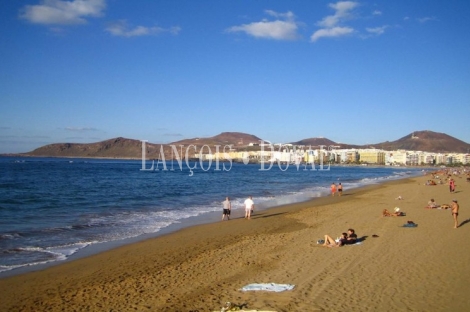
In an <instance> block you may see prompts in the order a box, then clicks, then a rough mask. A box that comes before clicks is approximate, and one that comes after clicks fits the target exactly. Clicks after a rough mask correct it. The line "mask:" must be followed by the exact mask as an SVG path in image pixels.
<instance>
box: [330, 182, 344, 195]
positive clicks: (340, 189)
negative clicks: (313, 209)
mask: <svg viewBox="0 0 470 312" xmlns="http://www.w3.org/2000/svg"><path fill="white" fill-rule="evenodd" d="M330 189H331V196H333V197H334V196H335V195H336V192H338V196H341V195H343V185H341V182H339V183H338V186H336V184H335V183H334V182H333V183H331V186H330Z"/></svg>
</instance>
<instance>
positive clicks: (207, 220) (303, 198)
mask: <svg viewBox="0 0 470 312" xmlns="http://www.w3.org/2000/svg"><path fill="white" fill-rule="evenodd" d="M416 174H417V175H418V173H416ZM407 178H408V177H401V176H396V177H393V178H390V177H388V178H384V179H383V180H379V182H373V183H371V184H366V185H361V186H355V187H353V188H351V189H349V190H350V191H353V190H361V189H362V188H366V187H369V186H375V185H380V184H382V183H388V182H390V181H397V180H402V179H407ZM325 192H326V193H325V194H322V195H320V196H307V195H300V194H293V195H290V196H287V197H285V196H284V197H273V199H272V200H271V201H267V202H263V203H261V204H260V203H258V204H257V207H258V208H257V209H256V210H257V212H262V211H265V210H271V209H276V208H280V207H284V206H292V205H296V204H309V205H311V206H313V205H314V204H315V203H316V202H318V201H319V200H321V199H322V198H329V197H330V195H329V190H327V191H325ZM284 202H285V203H284ZM221 210H222V209H221ZM243 214H244V210H243V209H242V208H240V207H237V208H235V209H233V211H232V216H233V215H235V216H238V217H237V218H239V217H240V216H241V217H243ZM220 218H221V211H220V212H219V211H212V212H206V213H202V214H200V215H197V216H193V217H189V218H185V219H181V220H179V222H177V223H173V224H170V225H168V226H167V227H165V228H162V229H161V230H159V231H158V232H155V233H147V234H142V235H139V236H136V237H130V238H125V239H120V240H115V241H108V242H99V243H95V244H90V245H88V246H86V247H84V248H82V249H79V250H78V251H77V252H75V253H73V254H71V255H70V256H68V257H67V258H66V259H63V260H53V261H50V262H46V263H40V264H30V265H25V266H22V267H19V268H15V269H11V270H8V271H3V272H0V279H2V278H7V277H12V276H16V275H21V274H27V273H31V272H36V271H42V270H45V269H48V268H51V267H55V266H57V265H61V264H64V263H68V262H70V261H75V260H78V259H83V258H86V257H89V256H93V255H96V254H100V253H103V252H107V251H110V250H113V249H115V248H120V247H122V246H126V245H130V244H135V243H138V242H141V241H145V240H148V239H153V238H158V237H160V236H163V235H167V234H172V233H175V232H178V231H180V230H182V229H185V228H190V227H194V226H199V225H205V224H211V223H216V222H219V221H220Z"/></svg>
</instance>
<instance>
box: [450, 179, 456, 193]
mask: <svg viewBox="0 0 470 312" xmlns="http://www.w3.org/2000/svg"><path fill="white" fill-rule="evenodd" d="M449 191H450V192H451V193H453V192H454V191H455V181H454V179H452V178H450V180H449Z"/></svg>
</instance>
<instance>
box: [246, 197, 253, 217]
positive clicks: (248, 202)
mask: <svg viewBox="0 0 470 312" xmlns="http://www.w3.org/2000/svg"><path fill="white" fill-rule="evenodd" d="M253 209H255V203H254V202H253V197H252V196H251V195H250V196H248V198H247V199H245V219H251V214H252V213H253Z"/></svg>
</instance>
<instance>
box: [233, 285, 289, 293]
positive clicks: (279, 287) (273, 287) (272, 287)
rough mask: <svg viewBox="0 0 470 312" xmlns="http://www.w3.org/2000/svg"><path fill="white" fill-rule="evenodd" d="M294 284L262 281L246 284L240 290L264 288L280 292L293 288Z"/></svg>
mask: <svg viewBox="0 0 470 312" xmlns="http://www.w3.org/2000/svg"><path fill="white" fill-rule="evenodd" d="M294 287H295V285H291V284H275V283H264V284H248V285H246V286H243V287H242V288H241V290H242V291H251V290H265V291H274V292H281V291H285V290H292V289H294Z"/></svg>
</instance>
